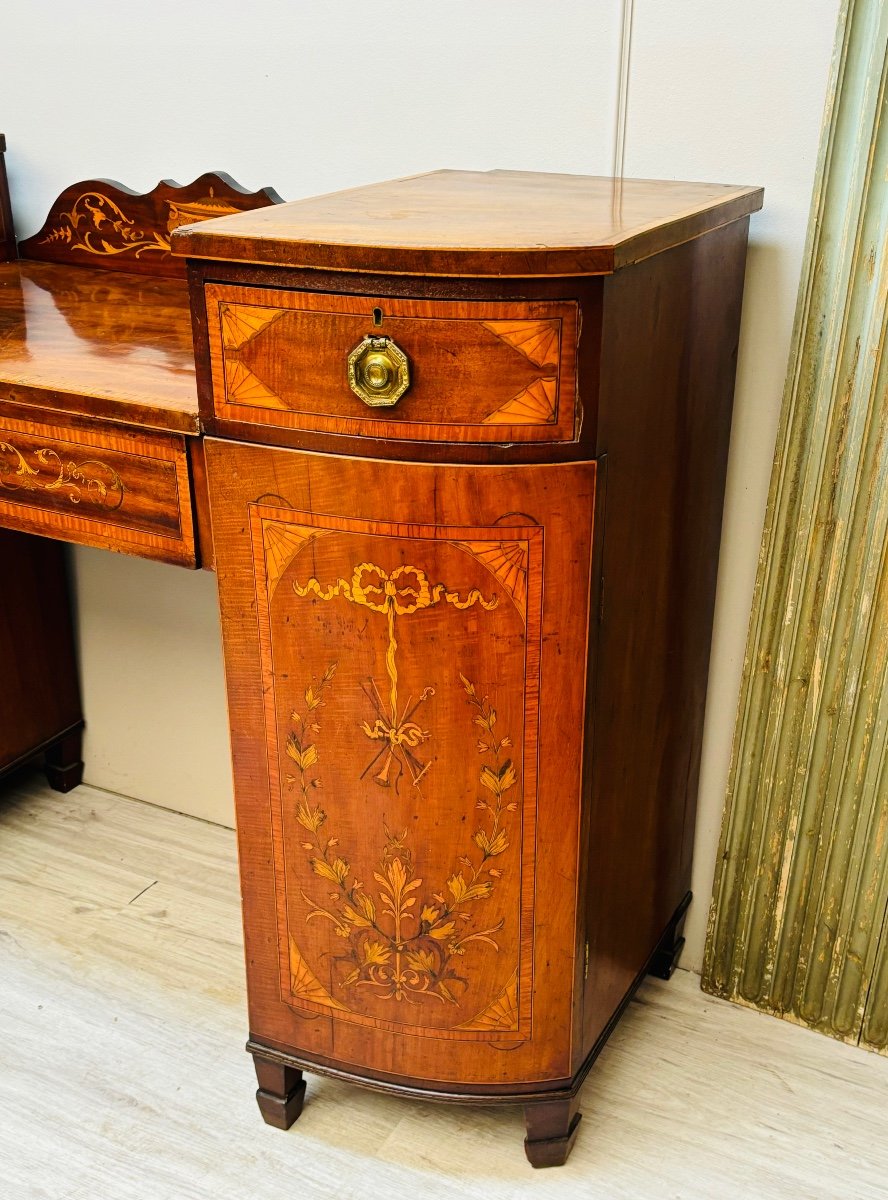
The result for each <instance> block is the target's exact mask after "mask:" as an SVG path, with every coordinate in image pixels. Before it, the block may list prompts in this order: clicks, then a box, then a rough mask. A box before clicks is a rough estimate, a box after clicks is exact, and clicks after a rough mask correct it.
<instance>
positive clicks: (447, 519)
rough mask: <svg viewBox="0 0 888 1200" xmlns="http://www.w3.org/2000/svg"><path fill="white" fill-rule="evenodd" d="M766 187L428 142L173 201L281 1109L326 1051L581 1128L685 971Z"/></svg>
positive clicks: (549, 1145)
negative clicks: (231, 197) (352, 170)
mask: <svg viewBox="0 0 888 1200" xmlns="http://www.w3.org/2000/svg"><path fill="white" fill-rule="evenodd" d="M760 204H761V193H760V191H759V190H757V189H751V188H736V187H734V188H732V187H717V186H713V185H702V184H675V183H650V182H633V181H626V182H625V183H624V185H623V188H622V192H621V193H617V194H615V193H614V192H613V189H612V188H611V185H610V183H609V181H606V180H595V179H588V178H577V177H569V176H545V175H530V174H516V173H508V172H491V173H485V174H471V173H460V172H436V173H434V174H431V175H427V176H420V177H417V178H413V179H408V180H401V181H396V182H393V183H390V184H384V185H376V186H374V187H369V188H363V189H357V190H355V191H352V192H347V193H342V194H340V195H337V196H330V197H324V198H321V199H319V200H309V201H301V202H297V203H295V204H287V205H281V206H276V207H274V208H268V209H265V210H262V211H259V212H256V213H253V214H243V215H240V216H234V217H226V218H220V219H218V220H211V221H207V222H204V223H202V224H201V225H199V226H193V227H186V228H184V229H180V230H178V231H177V232H176V234H174V236H173V244H174V249H175V250H176V252H178V253H180V254H185V255H187V256H188V257H189V260H190V264H189V272H190V286H191V297H192V307H193V320H194V331H195V346H196V352H197V370H198V391H199V401H200V406H201V414H202V421H203V423H204V427H205V428H206V429H207V431H208V434H209V435H210V436H209V437H208V439H207V442H206V467H207V475H208V480H209V493H210V514H211V519H212V526H213V537H214V545H215V558H216V566H217V571H218V579H219V594H220V605H221V614H222V625H223V636H224V645H225V659H226V672H227V681H228V693H229V712H230V720H231V740H232V754H233V760H234V773H235V784H236V795H237V815H238V828H239V838H240V864H241V876H242V888H243V903H244V926H245V936H246V957H247V970H248V990H249V1006H250V1030H251V1038H250V1043H249V1049H250V1050H251V1052H252V1053H253V1055H254V1058H255V1062H256V1068H257V1074H258V1077H259V1092H258V1100H259V1105H260V1108H261V1110H262V1112H263V1114H264V1116H265V1118H266V1120H268V1121H269V1122H271V1123H272V1124H277V1125H280V1126H282V1127H286V1126H288V1125H289V1124H291V1123H292V1121H293V1120H295V1118H296V1117H297V1116H298V1114H299V1111H300V1108H301V1104H302V1096H303V1092H304V1088H305V1084H304V1082H303V1081H302V1075H301V1072H302V1070H303V1069H308V1070H311V1071H318V1072H321V1073H327V1074H332V1075H335V1076H337V1077H339V1078H343V1079H350V1080H353V1081H355V1082H357V1083H363V1084H365V1085H369V1086H373V1087H377V1088H382V1089H389V1090H392V1091H395V1092H400V1093H404V1094H409V1095H413V1096H417V1097H431V1098H434V1099H449V1100H464V1101H469V1102H472V1103H502V1102H503V1101H507V1100H509V1101H514V1102H516V1103H521V1104H523V1105H524V1106H525V1112H526V1117H527V1141H526V1149H527V1154H528V1157H529V1159H530V1161H531V1162H532V1163H533V1164H534V1165H537V1166H542V1165H552V1164H556V1163H559V1162H563V1161H564V1159H565V1158H566V1156H567V1154H568V1152H569V1149H570V1146H571V1143H572V1141H573V1138H574V1136H575V1134H576V1130H577V1125H578V1122H579V1112H578V1107H577V1103H578V1102H577V1096H578V1092H579V1088H580V1086H581V1084H582V1082H583V1080H584V1078H585V1076H586V1074H587V1073H588V1071H589V1068H590V1067H591V1065H592V1062H593V1061H594V1059H595V1057H596V1055H597V1054H598V1052H599V1051H600V1049H601V1047H602V1046H603V1045H604V1042H605V1040H606V1038H607V1036H608V1034H609V1032H610V1030H611V1029H612V1027H613V1025H614V1023H615V1021H616V1020H617V1019H618V1017H619V1015H620V1013H621V1011H622V1010H623V1008H624V1007H625V1005H626V1004H627V1003H628V1001H629V999H630V998H631V996H632V994H633V992H634V990H635V988H636V987H637V985H638V983H639V982H640V980H641V979H642V978H643V976H644V974H645V972H647V971H649V970H653V971H656V972H658V973H660V974H663V975H665V976H668V975H669V973H670V972H671V970H672V968H673V966H674V963H675V960H676V958H677V955H678V953H679V951H680V948H681V936H680V930H681V923H682V920H683V917H684V913H685V910H686V908H687V904H688V902H689V899H690V895H689V892H688V882H689V877H690V856H691V846H692V840H693V825H694V807H695V801H696V788H697V777H698V765H699V755H700V735H701V728H702V719H703V706H704V695H705V684H706V672H707V662H708V655H709V639H710V633H711V622H712V607H713V596H714V587H715V573H716V560H717V553H718V541H719V529H720V521H721V505H722V495H723V486H724V471H725V462H726V455H727V445H728V433H729V427H730V413H731V401H732V393H733V382H734V368H735V357H736V349H737V339H738V326H739V317H740V301H741V293H742V282H743V271H744V262H745V254H746V241H747V227H748V218H749V214H750V213H751V212H753V211H754V210H755V209H757V208H758V207H759V206H760ZM652 1069H655V1065H653V1064H652Z"/></svg>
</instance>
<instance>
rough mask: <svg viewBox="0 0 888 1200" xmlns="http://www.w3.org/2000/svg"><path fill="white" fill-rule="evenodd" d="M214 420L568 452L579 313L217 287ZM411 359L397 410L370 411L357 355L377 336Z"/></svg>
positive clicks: (527, 305)
mask: <svg viewBox="0 0 888 1200" xmlns="http://www.w3.org/2000/svg"><path fill="white" fill-rule="evenodd" d="M205 295H206V305H207V318H208V325H209V331H210V354H211V363H212V372H213V394H214V398H215V412H216V415H217V416H218V417H219V418H221V419H223V420H231V421H241V422H246V423H249V424H259V425H265V426H272V427H276V428H281V429H305V430H312V431H319V432H326V433H336V434H346V435H352V436H355V435H362V436H365V437H372V438H405V439H409V440H417V439H419V440H428V441H450V442H454V441H458V442H484V443H495V442H527V441H534V442H559V441H568V440H571V439H573V437H574V436H575V427H576V419H577V402H576V392H577V388H576V352H577V336H578V306H577V304H576V302H574V301H562V302H554V301H537V302H518V301H513V302H502V303H484V302H478V301H468V300H463V301H432V300H410V299H401V298H398V299H394V298H391V297H386V298H383V297H373V296H349V295H336V294H327V293H313V292H304V291H295V290H282V289H270V288H251V287H239V286H233V285H225V284H212V283H211V284H208V285H207V287H206V292H205ZM370 333H372V334H379V335H384V336H386V337H390V338H391V339H392V340H393V341H394V342H395V343H396V344H397V346H399V347H400V349H401V350H402V351H404V353H406V355H407V357H408V359H409V362H410V372H411V378H412V382H411V386H410V388H409V390H408V391H407V393H406V394H405V395H404V396H402V398H401V399H400V400H399V401H398V402H397V404H396V405H395V406H394V407H392V408H390V409H385V410H380V409H373V408H368V407H367V405H366V404H364V403H363V402H362V401H361V400H360V399H359V398H358V397H357V396H356V395H355V394H354V393H353V392H352V390H351V389H350V387H349V383H348V370H347V364H348V356H349V353H350V352H351V351H352V350H353V349H354V348H355V346H356V345H357V344H358V343H359V342H360V341H361V339H362V338H364V337H365V336H366V335H367V334H370Z"/></svg>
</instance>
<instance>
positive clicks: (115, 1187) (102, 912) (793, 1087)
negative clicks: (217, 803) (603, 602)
mask: <svg viewBox="0 0 888 1200" xmlns="http://www.w3.org/2000/svg"><path fill="white" fill-rule="evenodd" d="M245 1035H246V1018H245V1006H244V988H243V967H242V962H241V936H240V918H239V907H238V888H237V870H236V863H235V847H234V835H233V834H232V833H231V832H230V831H229V830H226V829H223V828H220V827H218V826H214V825H209V824H206V823H204V822H201V821H197V820H194V819H192V818H189V817H183V816H179V815H178V814H176V813H173V812H169V811H166V810H164V809H160V808H153V807H151V806H149V805H146V804H140V803H138V802H137V801H133V800H125V799H122V798H121V797H118V796H112V795H109V794H108V793H105V792H100V791H97V790H96V789H93V788H89V787H82V788H79V789H77V790H76V791H75V792H72V793H71V794H70V795H68V796H60V795H58V794H56V793H54V792H51V791H49V789H48V788H46V787H45V786H44V785H43V784H42V782H41V781H40V780H39V778H38V777H36V776H33V775H27V776H24V777H21V776H20V777H17V778H16V779H15V780H13V781H11V782H10V781H7V782H6V783H4V784H2V785H0V1200H192V1198H193V1200H208V1198H212V1200H253V1198H257V1200H258V1198H260V1197H272V1196H289V1195H292V1196H295V1197H298V1200H315V1198H318V1200H328V1198H330V1200H333V1198H334V1197H335V1200H358V1198H360V1200H383V1198H385V1200H392V1198H393V1197H400V1196H410V1197H415V1198H417V1200H444V1198H445V1197H446V1198H448V1200H453V1198H457V1200H458V1198H461V1197H472V1198H475V1200H482V1198H483V1200H513V1198H515V1197H524V1196H528V1197H530V1196H533V1197H535V1198H539V1200H547V1198H549V1197H551V1198H553V1200H554V1198H555V1197H558V1198H559V1200H572V1198H574V1197H583V1200H598V1198H602V1200H622V1198H624V1197H625V1198H632V1200H638V1198H639V1197H658V1198H666V1200H669V1198H675V1200H679V1198H680V1200H697V1198H701V1200H710V1198H711V1200H721V1198H723V1197H730V1198H731V1200H745V1198H747V1197H748V1198H750V1200H753V1198H754V1200H771V1198H777V1197H779V1198H780V1200H808V1198H810V1200H831V1198H833V1197H834V1198H835V1200H875V1198H885V1197H888V1137H886V1133H885V1113H886V1102H888V1060H886V1059H881V1058H878V1057H876V1056H874V1055H870V1054H867V1053H865V1052H864V1051H861V1050H858V1049H856V1048H852V1047H848V1046H844V1045H840V1044H839V1043H836V1042H832V1041H829V1040H828V1039H827V1038H823V1037H820V1036H818V1035H816V1034H813V1033H810V1032H808V1031H807V1030H803V1029H798V1028H795V1027H793V1026H790V1025H787V1024H784V1023H783V1022H780V1021H776V1020H774V1019H772V1018H769V1017H765V1016H762V1015H760V1014H758V1013H755V1012H751V1011H749V1010H746V1009H741V1008H738V1007H735V1006H734V1005H731V1004H727V1003H724V1002H721V1001H716V1000H713V999H712V998H710V997H707V996H704V995H703V993H702V992H701V991H700V990H699V981H698V980H697V978H696V976H693V975H690V974H688V973H686V972H681V971H679V972H678V973H677V974H676V976H675V977H674V978H673V980H672V981H671V982H670V983H662V982H658V981H655V980H649V981H648V982H646V983H645V985H644V986H643V988H642V989H641V992H640V994H639V996H638V998H637V1000H636V1001H635V1002H634V1003H633V1004H632V1005H631V1007H630V1009H629V1011H628V1012H627V1014H626V1016H625V1018H624V1020H623V1022H622V1023H621V1024H620V1026H619V1027H618V1029H617V1031H616V1033H615V1034H614V1036H613V1038H612V1039H611V1042H610V1044H609V1046H608V1048H607V1049H606V1050H605V1052H604V1054H603V1055H602V1057H601V1059H600V1060H599V1062H598V1064H597V1066H596V1067H595V1069H594V1070H593V1072H592V1074H591V1076H590V1079H589V1082H588V1083H587V1085H586V1088H585V1091H584V1097H583V1099H584V1103H583V1112H584V1119H583V1123H582V1127H581V1131H580V1136H579V1139H578V1141H577V1144H576V1147H575V1149H574V1152H573V1155H572V1157H571V1159H570V1161H569V1163H568V1165H567V1166H566V1167H563V1168H560V1169H557V1170H551V1171H543V1172H534V1171H532V1170H531V1168H530V1167H529V1166H528V1165H527V1163H526V1162H525V1160H524V1154H523V1147H522V1138H523V1124H522V1119H521V1114H520V1111H519V1110H518V1109H513V1108H505V1107H504V1108H495V1109H475V1108H463V1107H456V1106H453V1107H447V1106H439V1105H430V1104H422V1103H417V1102H409V1101H402V1100H398V1099H395V1098H391V1097H387V1096H379V1095H376V1094H374V1093H371V1092H364V1091H362V1090H360V1089H357V1088H353V1087H349V1086H347V1085H344V1084H339V1083H336V1082H334V1081H330V1080H322V1079H318V1078H315V1077H309V1081H308V1102H307V1103H306V1107H305V1111H304V1113H303V1116H302V1117H301V1118H300V1120H299V1121H298V1122H297V1123H296V1124H295V1125H294V1126H293V1128H292V1129H291V1130H290V1131H289V1132H288V1133H281V1132H279V1131H277V1130H273V1129H270V1128H268V1127H266V1126H265V1125H264V1124H263V1123H262V1121H261V1119H260V1117H259V1113H258V1110H257V1109H256V1107H255V1102H254V1100H253V1092H254V1089H255V1081H254V1078H253V1072H252V1066H251V1062H250V1059H249V1057H248V1056H247V1055H246V1054H245V1053H244V1052H243V1043H244V1040H245Z"/></svg>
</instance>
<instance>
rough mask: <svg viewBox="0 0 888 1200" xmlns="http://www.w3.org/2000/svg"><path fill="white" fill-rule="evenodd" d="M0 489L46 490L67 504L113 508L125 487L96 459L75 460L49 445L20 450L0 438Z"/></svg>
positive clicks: (20, 490) (119, 502)
mask: <svg viewBox="0 0 888 1200" xmlns="http://www.w3.org/2000/svg"><path fill="white" fill-rule="evenodd" d="M0 489H3V490H4V491H7V492H46V493H49V494H51V495H52V494H55V495H57V496H59V497H62V498H63V499H65V500H67V501H68V502H69V503H70V504H75V505H76V504H81V503H84V502H85V503H86V504H87V505H93V506H94V507H96V508H102V509H107V510H111V511H113V510H114V509H117V508H120V506H121V504H122V503H123V498H124V495H125V494H126V488H125V486H124V483H123V480H122V479H121V478H120V476H119V475H118V473H117V472H116V471H115V470H114V468H113V467H111V466H109V465H108V464H107V463H104V462H101V461H100V460H99V459H87V460H85V461H83V462H79V463H78V462H75V461H74V459H72V458H63V457H62V456H61V455H60V454H59V452H58V451H57V450H54V449H53V448H52V447H51V446H41V447H39V448H37V449H34V448H25V449H24V450H20V449H19V447H18V446H16V445H15V444H14V443H13V442H11V441H8V440H7V441H0Z"/></svg>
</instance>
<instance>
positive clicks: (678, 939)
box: [648, 892, 691, 979]
mask: <svg viewBox="0 0 888 1200" xmlns="http://www.w3.org/2000/svg"><path fill="white" fill-rule="evenodd" d="M690 902H691V894H690V892H688V894H687V896H685V898H684V900H682V902H681V904H680V905H679V907H678V911H677V912H676V914H675V916H674V917H673V918H672V920H671V921H670V922H669V925H668V926H667V928H666V932H665V933H664V934H663V936H662V937H661V938H660V942H659V945H658V946H657V949H656V950H655V951H654V957H653V958H652V959H651V964H650V966H649V967H648V974H649V975H654V976H656V978H657V979H671V978H672V975H673V972H674V971H675V968H676V967H677V966H678V960H679V958H680V956H681V952H682V950H683V949H684V944H685V940H684V937H683V936H682V929H683V928H684V922H685V915H686V913H687V911H688V905H689V904H690Z"/></svg>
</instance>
